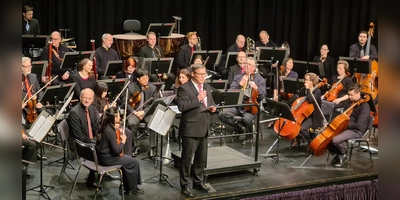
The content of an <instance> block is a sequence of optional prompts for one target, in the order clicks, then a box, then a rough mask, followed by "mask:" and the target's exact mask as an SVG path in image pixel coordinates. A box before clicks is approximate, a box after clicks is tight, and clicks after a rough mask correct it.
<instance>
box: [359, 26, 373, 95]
mask: <svg viewBox="0 0 400 200" xmlns="http://www.w3.org/2000/svg"><path fill="white" fill-rule="evenodd" d="M369 26H370V28H369V30H368V41H367V44H366V45H367V46H366V47H365V55H369V54H370V50H371V37H373V35H374V26H375V25H374V23H373V22H371V23H370V24H369ZM354 76H355V77H356V79H357V82H358V83H360V85H361V91H362V92H365V93H369V94H371V96H372V99H375V98H376V97H377V96H378V62H377V61H376V60H371V73H370V74H362V73H355V74H354Z"/></svg>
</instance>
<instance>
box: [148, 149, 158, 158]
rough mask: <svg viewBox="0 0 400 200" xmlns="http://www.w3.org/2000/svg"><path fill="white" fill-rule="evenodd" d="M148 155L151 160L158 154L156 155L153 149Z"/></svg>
mask: <svg viewBox="0 0 400 200" xmlns="http://www.w3.org/2000/svg"><path fill="white" fill-rule="evenodd" d="M148 154H149V158H154V157H155V156H156V154H155V153H154V148H151V149H150V151H149V153H148Z"/></svg>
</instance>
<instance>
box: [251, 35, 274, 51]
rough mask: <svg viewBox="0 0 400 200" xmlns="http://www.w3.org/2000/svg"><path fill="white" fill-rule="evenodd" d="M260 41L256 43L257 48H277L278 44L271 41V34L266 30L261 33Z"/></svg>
mask: <svg viewBox="0 0 400 200" xmlns="http://www.w3.org/2000/svg"><path fill="white" fill-rule="evenodd" d="M259 36H260V40H258V41H256V43H255V46H256V49H257V50H258V48H257V47H276V43H275V42H274V41H272V40H270V39H269V34H268V32H267V31H266V30H262V31H260V35H259Z"/></svg>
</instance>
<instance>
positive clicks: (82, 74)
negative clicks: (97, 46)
mask: <svg viewBox="0 0 400 200" xmlns="http://www.w3.org/2000/svg"><path fill="white" fill-rule="evenodd" d="M92 68H93V61H92V60H90V59H89V58H84V59H82V60H81V61H79V64H78V72H77V73H74V74H72V75H71V80H72V82H74V83H76V84H75V87H74V99H79V95H80V93H81V91H82V90H83V89H85V88H90V89H92V90H93V89H94V86H95V85H96V79H95V77H94V75H93V74H92Z"/></svg>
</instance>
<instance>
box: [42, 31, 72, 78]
mask: <svg viewBox="0 0 400 200" xmlns="http://www.w3.org/2000/svg"><path fill="white" fill-rule="evenodd" d="M50 40H51V41H52V42H53V43H52V48H51V50H52V53H51V62H52V64H51V76H52V77H54V76H56V75H58V77H57V79H55V80H54V81H53V82H51V85H60V84H66V83H69V82H71V80H70V77H69V76H70V72H69V71H68V70H65V69H61V68H60V67H61V64H62V62H63V58H64V54H65V52H70V50H69V49H68V47H67V46H65V45H63V44H61V33H60V32H58V31H54V32H52V33H51V35H50ZM40 60H43V61H48V60H49V45H46V46H45V47H44V48H43V51H42V52H41V54H40ZM47 79H48V77H44V78H42V82H46V80H47ZM47 81H49V80H47Z"/></svg>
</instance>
